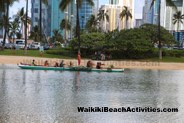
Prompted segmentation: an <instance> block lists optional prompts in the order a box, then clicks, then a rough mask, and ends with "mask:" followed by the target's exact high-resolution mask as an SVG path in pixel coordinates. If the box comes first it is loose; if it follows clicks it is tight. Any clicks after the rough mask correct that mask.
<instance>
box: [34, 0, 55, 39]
mask: <svg viewBox="0 0 184 123" xmlns="http://www.w3.org/2000/svg"><path fill="white" fill-rule="evenodd" d="M50 1H52V0H48V3H50ZM49 8H50V4H48V5H45V4H43V3H42V31H43V34H44V35H46V36H47V37H48V36H50V25H51V24H50V22H51V21H50V15H49V14H50V13H48V11H49ZM39 13H40V1H39V0H31V22H32V24H31V25H32V29H33V27H34V26H36V25H37V26H39V18H40V15H39Z"/></svg>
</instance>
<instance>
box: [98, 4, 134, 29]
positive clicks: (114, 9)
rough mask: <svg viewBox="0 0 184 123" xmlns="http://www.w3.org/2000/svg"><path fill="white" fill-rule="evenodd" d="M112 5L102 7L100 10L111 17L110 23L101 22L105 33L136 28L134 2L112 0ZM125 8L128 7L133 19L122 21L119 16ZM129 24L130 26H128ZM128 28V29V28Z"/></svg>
mask: <svg viewBox="0 0 184 123" xmlns="http://www.w3.org/2000/svg"><path fill="white" fill-rule="evenodd" d="M109 2H110V4H106V5H102V6H101V8H100V10H103V11H104V12H105V13H107V14H108V16H109V21H107V20H106V18H105V20H101V22H100V26H101V28H102V30H104V31H113V30H115V29H119V30H121V29H125V28H133V27H134V21H133V20H134V0H110V1H109ZM124 6H127V7H128V10H129V11H130V13H131V14H132V18H129V20H128V22H126V19H125V18H123V19H122V20H121V19H120V17H119V15H120V13H121V12H122V10H124ZM126 24H128V25H126ZM127 26H128V27H127Z"/></svg>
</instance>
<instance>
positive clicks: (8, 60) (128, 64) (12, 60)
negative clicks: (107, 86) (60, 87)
mask: <svg viewBox="0 0 184 123" xmlns="http://www.w3.org/2000/svg"><path fill="white" fill-rule="evenodd" d="M33 59H35V61H36V63H37V64H42V65H43V63H44V61H45V60H48V61H49V63H50V65H54V64H55V62H60V61H61V60H62V59H56V58H35V57H25V56H4V55H0V64H18V63H20V62H23V63H31V61H32V60H33ZM64 61H65V64H66V65H68V64H69V62H70V61H72V62H73V63H74V65H77V59H64ZM87 61H88V60H82V61H81V65H82V66H86V63H87ZM93 62H94V63H96V62H98V61H93ZM103 63H104V64H105V65H104V67H108V66H110V65H113V66H114V67H115V68H132V69H163V70H164V69H165V70H184V63H163V62H138V61H124V60H122V61H103Z"/></svg>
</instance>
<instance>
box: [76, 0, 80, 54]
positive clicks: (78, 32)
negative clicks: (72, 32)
mask: <svg viewBox="0 0 184 123" xmlns="http://www.w3.org/2000/svg"><path fill="white" fill-rule="evenodd" d="M76 2H77V3H76V8H77V20H76V21H77V22H76V24H77V25H76V34H77V39H78V54H80V22H79V0H77V1H76Z"/></svg>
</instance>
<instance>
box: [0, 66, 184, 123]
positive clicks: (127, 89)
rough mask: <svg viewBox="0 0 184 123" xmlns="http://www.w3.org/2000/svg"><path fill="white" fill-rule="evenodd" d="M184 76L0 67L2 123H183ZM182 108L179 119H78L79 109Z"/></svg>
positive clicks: (110, 116) (173, 115) (128, 116)
mask: <svg viewBox="0 0 184 123" xmlns="http://www.w3.org/2000/svg"><path fill="white" fill-rule="evenodd" d="M183 75H184V71H177V70H172V71H171V70H168V71H160V70H128V69H127V70H125V72H124V73H95V72H92V73H87V72H58V71H32V70H21V69H19V68H17V67H16V66H13V65H0V123H144V122H145V123H158V122H160V123H183V122H184V117H183V114H184V77H183ZM79 106H82V107H89V106H90V107H91V106H93V107H96V106H98V107H102V106H108V107H117V108H118V107H122V106H123V107H128V106H130V107H153V108H158V107H159V108H178V109H179V112H178V113H78V111H77V107H79Z"/></svg>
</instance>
